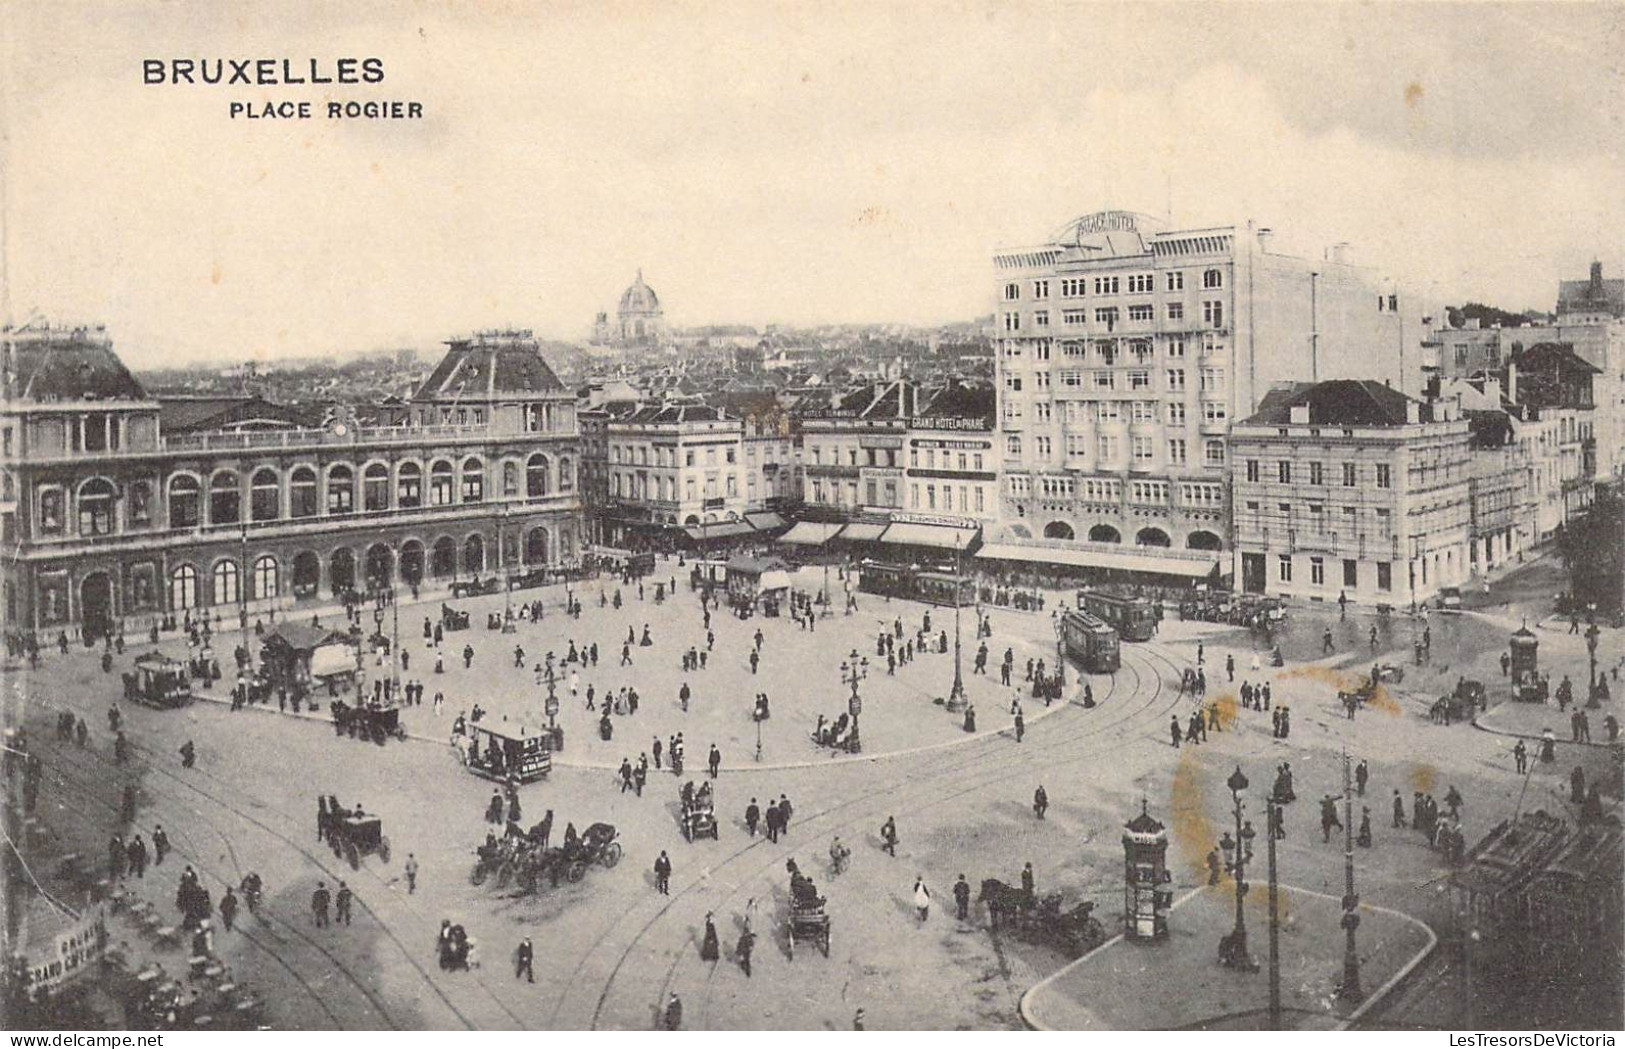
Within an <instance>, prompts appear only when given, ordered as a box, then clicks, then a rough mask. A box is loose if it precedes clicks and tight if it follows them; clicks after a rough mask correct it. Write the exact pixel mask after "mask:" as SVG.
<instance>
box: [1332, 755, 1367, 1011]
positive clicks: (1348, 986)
mask: <svg viewBox="0 0 1625 1049" xmlns="http://www.w3.org/2000/svg"><path fill="white" fill-rule="evenodd" d="M1342 926H1343V934H1344V939H1343V980H1342V982H1341V983H1339V984H1338V985H1337V996H1338V997H1339V998H1341V999H1342V1000H1343V1001H1344V1002H1346V1003H1348V1004H1350V1005H1353V1004H1354V1003H1355V1002H1358V1001H1360V1000H1361V999H1362V998H1364V997H1365V992H1364V991H1362V990H1361V989H1360V955H1359V950H1358V947H1357V945H1356V943H1355V935H1354V931H1355V930H1356V929H1358V928H1359V927H1360V897H1359V894H1358V893H1356V892H1355V891H1354V788H1353V786H1352V785H1351V784H1350V783H1349V752H1348V751H1346V750H1345V751H1343V919H1342Z"/></svg>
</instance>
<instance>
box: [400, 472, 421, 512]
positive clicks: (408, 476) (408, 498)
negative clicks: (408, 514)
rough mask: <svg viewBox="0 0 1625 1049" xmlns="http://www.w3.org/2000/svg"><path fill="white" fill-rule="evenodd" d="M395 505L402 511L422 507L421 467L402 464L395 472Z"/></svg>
mask: <svg viewBox="0 0 1625 1049" xmlns="http://www.w3.org/2000/svg"><path fill="white" fill-rule="evenodd" d="M397 477H398V478H399V480H398V481H397V482H396V487H395V505H396V506H398V507H400V508H401V509H402V510H415V509H417V508H418V507H420V506H422V505H423V467H421V466H419V465H418V464H417V463H402V464H401V468H400V470H399V471H398V472H397Z"/></svg>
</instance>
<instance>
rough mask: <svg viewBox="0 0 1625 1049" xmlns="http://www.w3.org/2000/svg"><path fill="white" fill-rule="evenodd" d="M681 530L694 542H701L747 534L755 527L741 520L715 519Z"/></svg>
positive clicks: (753, 530)
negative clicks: (708, 522) (712, 521)
mask: <svg viewBox="0 0 1625 1049" xmlns="http://www.w3.org/2000/svg"><path fill="white" fill-rule="evenodd" d="M683 531H685V532H687V533H688V537H689V538H690V539H692V540H694V541H695V542H698V543H703V542H705V541H706V540H707V539H726V538H728V537H729V536H734V535H747V534H750V533H752V532H755V531H756V529H754V528H752V527H751V526H750V525H748V524H746V523H745V522H743V521H717V522H714V523H712V524H702V525H689V526H688V527H687V528H684V529H683Z"/></svg>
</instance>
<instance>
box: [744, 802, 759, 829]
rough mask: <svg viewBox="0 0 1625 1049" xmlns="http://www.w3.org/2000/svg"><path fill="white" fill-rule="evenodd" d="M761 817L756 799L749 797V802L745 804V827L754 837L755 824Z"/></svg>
mask: <svg viewBox="0 0 1625 1049" xmlns="http://www.w3.org/2000/svg"><path fill="white" fill-rule="evenodd" d="M761 818H762V809H761V807H760V806H759V805H757V804H756V799H755V798H751V799H750V804H749V805H746V806H745V829H746V830H747V831H749V832H750V836H751V837H753V838H754V837H756V824H757V822H758V821H759V820H760V819H761Z"/></svg>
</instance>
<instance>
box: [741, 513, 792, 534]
mask: <svg viewBox="0 0 1625 1049" xmlns="http://www.w3.org/2000/svg"><path fill="white" fill-rule="evenodd" d="M745 522H746V523H747V524H749V525H750V526H751V527H752V528H754V529H756V530H757V531H758V532H771V531H772V530H773V529H775V528H783V527H784V518H782V517H780V516H779V515H778V514H775V513H772V512H771V511H769V512H763V513H757V514H746V515H745Z"/></svg>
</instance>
